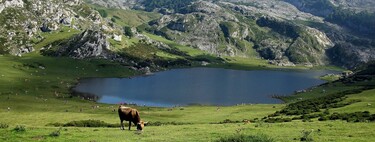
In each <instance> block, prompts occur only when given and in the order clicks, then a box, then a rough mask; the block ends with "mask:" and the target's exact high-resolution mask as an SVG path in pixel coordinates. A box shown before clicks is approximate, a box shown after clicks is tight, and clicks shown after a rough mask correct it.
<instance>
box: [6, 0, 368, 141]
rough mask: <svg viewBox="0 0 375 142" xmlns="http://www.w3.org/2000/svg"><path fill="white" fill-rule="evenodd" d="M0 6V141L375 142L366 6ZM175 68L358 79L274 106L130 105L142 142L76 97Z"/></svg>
mask: <svg viewBox="0 0 375 142" xmlns="http://www.w3.org/2000/svg"><path fill="white" fill-rule="evenodd" d="M0 2H1V3H0V24H1V25H2V27H1V28H0V141H10V142H12V141H202V142H203V141H204V142H205V141H233V140H230V139H231V138H232V139H236V140H239V141H240V139H242V141H250V140H254V141H338V142H341V141H353V142H359V141H364V142H365V141H375V132H374V128H375V127H374V126H375V123H374V121H375V108H374V104H375V96H374V94H375V80H374V78H375V73H374V71H375V68H374V63H373V62H372V61H373V60H374V58H375V57H374V55H375V54H374V51H375V50H373V47H374V43H375V42H374V39H373V37H372V36H369V35H372V33H373V27H371V26H368V25H371V24H373V22H374V21H373V20H372V19H371V17H373V15H374V11H373V8H372V7H371V6H367V5H363V4H362V3H368V4H369V5H371V4H373V3H371V2H372V1H367V0H361V1H360V2H359V1H358V2H352V1H347V0H340V1H331V0H322V1H319V2H318V1H315V0H314V1H304V0H301V1H295V0H283V1H278V0H265V1H254V0H218V1H207V0H191V1H190V0H189V1H180V0H177V1H175V2H173V1H171V0H162V1H154V0H97V1H90V0H87V1H81V0H64V1H54V0H53V1H44V0H34V1H30V0H2V1H0ZM361 2H362V3H361ZM327 3H329V4H327ZM322 4H327V5H324V6H322ZM319 8H323V9H324V10H327V11H324V10H322V9H319ZM320 12H323V13H320ZM25 15H28V16H27V17H26V16H25ZM322 15H323V16H322ZM324 15H329V16H324ZM365 19H369V20H368V21H367V20H365ZM345 20H348V21H353V20H355V21H356V22H355V25H357V26H354V25H353V24H352V23H350V22H345ZM357 29H360V30H357ZM181 68H214V69H217V68H219V69H234V70H241V71H244V72H246V71H286V72H295V71H301V70H302V71H315V70H335V71H337V72H342V71H346V70H352V71H353V72H354V73H353V74H350V73H349V72H347V73H348V74H347V75H343V76H341V75H338V76H336V75H327V76H323V77H321V78H322V79H324V80H327V82H326V83H324V84H321V85H317V86H309V87H308V88H305V89H303V90H298V91H297V90H295V91H296V92H294V93H291V94H287V96H283V95H280V96H274V97H276V98H277V99H279V100H282V101H283V102H284V103H279V104H271V103H270V104H259V103H253V104H248V103H246V102H245V104H237V105H230V106H221V105H202V104H192V105H183V106H168V107H151V106H142V105H138V106H137V105H129V106H131V107H133V108H136V109H138V110H139V111H140V115H141V118H142V119H143V120H145V121H149V125H148V126H146V127H145V129H144V131H142V132H139V131H135V129H136V128H135V127H133V128H132V131H127V130H125V131H122V130H120V129H119V118H118V114H117V107H118V105H119V104H117V103H113V104H105V103H100V102H97V100H98V96H95V95H93V94H90V93H88V94H85V93H79V92H75V91H73V90H72V88H74V87H75V86H76V85H77V84H78V83H79V80H80V79H85V78H132V77H138V76H143V75H145V74H150V73H155V72H157V73H159V72H163V71H166V70H172V71H173V70H174V69H181ZM223 77H224V76H223ZM263 77H264V76H263ZM317 78H318V77H317ZM259 79H262V77H261V76H259ZM242 85H243V84H242ZM287 85H291V84H287ZM269 88H270V89H273V88H272V86H271V85H270V87H269ZM225 139H227V140H225Z"/></svg>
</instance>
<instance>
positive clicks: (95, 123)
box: [47, 120, 126, 128]
mask: <svg viewBox="0 0 375 142" xmlns="http://www.w3.org/2000/svg"><path fill="white" fill-rule="evenodd" d="M125 125H126V123H125ZM47 126H55V127H109V128H114V127H120V124H109V123H106V122H104V121H100V120H79V121H71V122H68V123H65V124H63V123H50V124H47Z"/></svg>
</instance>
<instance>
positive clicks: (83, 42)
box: [56, 30, 112, 59]
mask: <svg viewBox="0 0 375 142" xmlns="http://www.w3.org/2000/svg"><path fill="white" fill-rule="evenodd" d="M109 49H110V46H109V42H108V41H107V36H106V35H105V34H104V33H102V32H100V31H93V30H86V31H84V32H83V33H81V34H79V35H77V36H76V37H74V38H72V39H71V40H70V41H68V42H67V43H64V44H62V45H61V47H59V48H58V50H57V51H56V55H57V56H69V57H72V58H77V59H84V58H112V57H111V56H112V55H111V53H110V50H109Z"/></svg>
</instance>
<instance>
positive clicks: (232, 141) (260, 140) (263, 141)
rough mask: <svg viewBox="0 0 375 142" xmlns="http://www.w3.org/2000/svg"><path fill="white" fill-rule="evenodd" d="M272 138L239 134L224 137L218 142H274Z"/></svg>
mask: <svg viewBox="0 0 375 142" xmlns="http://www.w3.org/2000/svg"><path fill="white" fill-rule="evenodd" d="M274 141H275V140H273V139H272V138H270V137H268V136H266V135H243V134H237V135H233V136H228V137H222V138H220V139H219V140H217V141H216V142H274Z"/></svg>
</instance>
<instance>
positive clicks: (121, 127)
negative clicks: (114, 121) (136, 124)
mask: <svg viewBox="0 0 375 142" xmlns="http://www.w3.org/2000/svg"><path fill="white" fill-rule="evenodd" d="M120 121H121V126H120V129H121V130H125V128H124V120H120Z"/></svg>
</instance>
